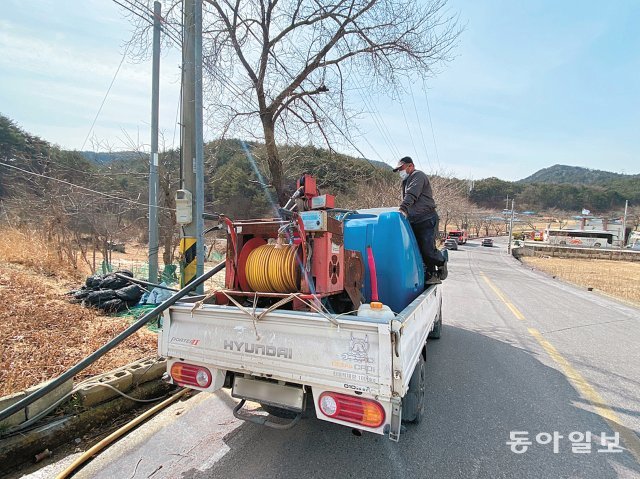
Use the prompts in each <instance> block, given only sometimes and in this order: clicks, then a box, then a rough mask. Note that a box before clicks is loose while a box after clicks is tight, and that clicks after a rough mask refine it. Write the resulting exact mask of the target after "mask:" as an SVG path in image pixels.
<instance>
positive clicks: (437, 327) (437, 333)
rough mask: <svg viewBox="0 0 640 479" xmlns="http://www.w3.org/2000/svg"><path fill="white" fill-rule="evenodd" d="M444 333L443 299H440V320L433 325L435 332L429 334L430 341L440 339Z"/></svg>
mask: <svg viewBox="0 0 640 479" xmlns="http://www.w3.org/2000/svg"><path fill="white" fill-rule="evenodd" d="M441 333H442V299H440V311H438V319H437V320H436V323H435V324H434V325H433V330H432V331H430V332H429V336H427V337H428V338H429V339H440V334H441Z"/></svg>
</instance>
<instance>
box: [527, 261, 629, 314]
mask: <svg viewBox="0 0 640 479" xmlns="http://www.w3.org/2000/svg"><path fill="white" fill-rule="evenodd" d="M522 260H523V262H524V263H526V264H527V265H529V266H533V267H535V268H537V269H539V270H541V271H544V272H546V273H549V274H551V275H553V276H556V277H558V278H560V279H563V280H566V281H569V282H570V283H574V284H577V285H579V286H585V287H592V288H594V289H598V290H600V291H603V292H605V293H607V294H610V295H611V296H615V297H616V298H621V299H624V300H627V301H630V302H632V303H635V304H638V305H640V263H632V262H629V261H609V260H592V259H573V258H537V257H525V258H522Z"/></svg>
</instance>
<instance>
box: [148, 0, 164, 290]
mask: <svg viewBox="0 0 640 479" xmlns="http://www.w3.org/2000/svg"><path fill="white" fill-rule="evenodd" d="M161 8H162V6H161V4H160V2H154V4H153V64H152V65H153V66H152V75H151V156H150V158H149V282H150V283H156V282H157V281H158V189H159V178H158V114H159V113H158V112H159V104H160V15H161Z"/></svg>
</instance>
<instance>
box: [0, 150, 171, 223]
mask: <svg viewBox="0 0 640 479" xmlns="http://www.w3.org/2000/svg"><path fill="white" fill-rule="evenodd" d="M0 166H6V167H7V168H12V169H14V170H18V171H21V172H23V173H27V174H29V175H33V176H39V177H40V178H46V179H48V180H53V181H58V182H60V183H64V184H65V185H69V186H72V187H74V188H78V189H81V190H84V191H88V192H89V193H95V194H97V195H100V196H104V197H106V198H111V199H112V200H118V201H126V202H127V203H133V204H136V205H141V206H150V205H149V204H148V203H142V202H140V201H135V200H130V199H128V198H120V197H119V196H114V195H110V194H108V193H103V192H102V191H96V190H92V189H91V188H85V187H84V186H80V185H76V184H74V183H70V182H69V181H65V180H61V179H59V178H54V177H52V176H47V175H43V174H40V173H36V172H34V171H29V170H24V169H22V168H18V167H17V166H13V165H9V164H7V163H2V162H0ZM156 208H159V209H162V210H169V211H175V209H174V208H167V207H165V206H156Z"/></svg>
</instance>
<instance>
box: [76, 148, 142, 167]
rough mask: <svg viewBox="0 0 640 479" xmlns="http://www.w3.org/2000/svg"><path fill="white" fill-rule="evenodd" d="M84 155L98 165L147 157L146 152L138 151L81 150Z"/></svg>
mask: <svg viewBox="0 0 640 479" xmlns="http://www.w3.org/2000/svg"><path fill="white" fill-rule="evenodd" d="M79 153H80V154H81V155H82V156H84V157H85V158H86V159H87V160H89V161H92V162H93V163H96V164H98V165H108V164H109V163H113V162H114V161H131V160H135V159H138V158H140V157H141V156H144V157H147V156H148V155H146V154H145V153H140V152H137V151H114V152H106V151H80V152H79Z"/></svg>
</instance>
